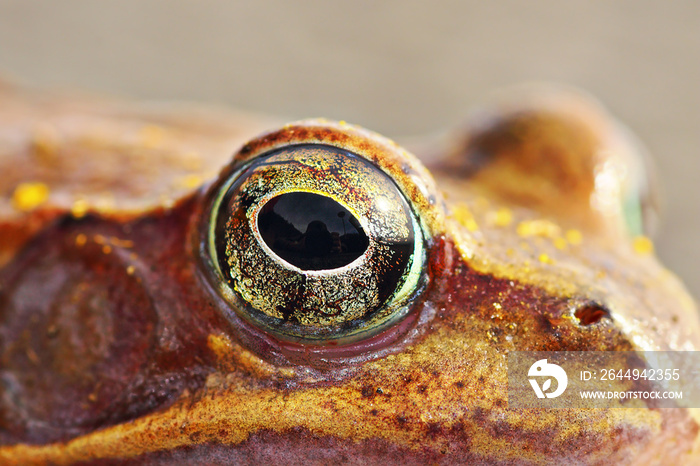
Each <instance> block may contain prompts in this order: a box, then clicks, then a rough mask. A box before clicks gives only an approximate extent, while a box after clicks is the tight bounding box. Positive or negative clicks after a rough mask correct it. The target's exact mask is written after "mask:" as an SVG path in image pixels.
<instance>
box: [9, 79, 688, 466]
mask: <svg viewBox="0 0 700 466" xmlns="http://www.w3.org/2000/svg"><path fill="white" fill-rule="evenodd" d="M475 115H477V116H476V117H475V118H474V119H473V120H472V121H470V122H468V123H467V124H465V125H464V126H463V127H461V128H459V129H457V130H454V131H453V132H452V133H451V134H450V135H449V136H448V137H446V138H445V140H444V141H442V140H441V141H431V143H430V144H421V145H420V146H416V147H420V149H419V150H417V152H418V154H417V155H419V156H422V157H424V160H425V162H421V161H420V160H419V159H418V158H417V157H416V156H414V155H412V154H411V153H409V152H407V151H406V150H405V149H403V148H402V147H400V146H399V145H397V144H396V143H394V142H393V141H391V140H389V139H386V138H384V137H383V136H380V135H377V134H375V133H372V132H370V131H368V130H365V129H362V128H359V127H356V126H353V125H350V124H347V123H345V122H330V121H326V120H305V121H301V122H297V123H290V124H287V125H281V124H279V122H277V121H275V120H273V119H270V118H265V117H261V116H255V115H244V114H238V113H234V112H232V111H229V110H222V109H213V108H199V107H187V106H186V107H174V106H169V105H152V104H142V103H133V102H123V101H112V100H108V99H104V98H101V97H94V96H81V95H54V94H41V93H31V92H28V91H25V90H22V89H17V88H15V87H12V86H9V85H0V170H1V171H2V173H3V177H2V178H1V179H0V463H2V464H46V463H50V464H81V463H82V464H86V463H89V464H122V463H125V464H130V463H134V462H146V463H149V464H172V463H175V464H178V463H186V464H229V463H236V464H238V463H241V464H259V463H261V462H266V461H270V462H273V461H274V462H276V463H281V464H309V463H311V464H315V463H329V462H339V461H342V462H344V463H349V464H366V463H375V462H380V461H381V462H382V463H385V464H394V463H400V464H426V463H445V464H451V463H456V462H463V463H471V464H545V463H566V464H571V463H575V464H669V463H671V462H675V463H676V464H693V461H695V462H697V461H698V458H700V456H699V455H700V441H699V440H698V438H699V436H700V434H699V432H700V426H699V422H700V415H699V414H698V413H697V411H695V410H692V409H682V408H675V409H657V408H654V407H653V406H646V405H642V406H640V407H636V408H615V409H573V408H571V409H551V410H547V409H509V407H508V393H507V389H508V380H507V364H506V362H507V354H508V353H509V352H510V351H516V350H517V351H630V350H674V351H695V350H698V349H700V321H699V318H698V312H697V308H696V305H695V304H694V302H693V301H692V299H691V298H690V297H689V295H688V294H687V292H686V291H685V289H684V288H683V285H682V284H681V283H680V282H679V281H678V280H677V279H676V278H675V276H674V275H673V274H672V273H671V272H669V271H668V270H666V269H665V268H663V266H661V265H660V264H659V263H658V261H657V259H656V258H655V256H654V253H653V243H652V242H651V241H650V240H649V239H648V237H647V235H648V234H649V228H650V225H652V224H653V222H654V217H655V215H654V204H653V199H652V196H651V194H652V191H653V185H652V184H650V183H649V181H648V178H649V175H648V174H647V172H645V168H644V165H645V164H644V158H643V151H642V150H641V149H640V148H639V145H638V143H637V142H636V141H635V140H634V138H632V137H631V136H629V134H628V132H627V131H626V130H625V129H624V128H623V127H622V126H621V125H620V124H619V123H617V122H616V121H615V120H614V119H613V118H612V117H610V116H609V115H608V114H607V112H606V111H605V110H604V109H602V108H601V107H600V106H599V104H597V103H596V102H595V101H594V100H593V99H591V98H589V97H587V96H584V95H582V94H580V93H579V92H575V91H569V90H562V89H552V88H541V89H528V90H525V91H522V90H521V91H520V92H518V93H516V94H511V95H510V96H508V97H507V98H504V99H503V100H499V101H497V102H494V103H492V104H490V105H489V106H487V107H485V108H484V109H482V110H481V111H480V112H477V113H475ZM261 133H262V135H261ZM298 144H321V145H325V146H330V147H334V148H341V149H343V150H345V151H349V152H350V153H353V154H356V155H357V156H359V157H361V158H362V159H364V160H365V161H368V162H370V164H371V165H372V166H374V167H376V168H377V169H378V170H381V172H383V173H384V174H386V175H388V176H389V177H390V178H391V179H392V180H393V182H394V183H395V184H396V186H397V187H398V189H399V191H400V192H401V193H402V195H403V196H405V198H406V199H407V202H408V205H410V208H411V209H412V212H413V213H414V214H415V217H416V218H417V222H418V224H419V227H420V230H421V232H422V239H421V240H422V241H423V247H424V249H423V250H422V251H423V252H422V254H423V255H422V257H423V260H424V262H423V263H422V267H421V275H420V279H419V280H417V285H416V287H415V289H414V290H413V291H412V293H411V294H410V296H409V297H408V298H406V299H405V300H404V301H402V303H403V304H402V306H403V307H402V308H401V309H403V310H404V311H403V312H404V313H403V314H402V315H401V318H397V319H396V321H391V323H390V324H388V325H387V326H385V327H382V328H381V329H379V330H376V331H374V332H373V333H372V332H368V333H367V334H366V336H362V335H361V337H358V338H355V337H353V339H349V338H348V339H346V340H343V339H338V340H333V339H332V338H329V339H327V340H320V341H315V342H313V343H309V342H308V341H297V340H294V339H293V338H292V339H290V338H286V337H284V336H280V335H279V334H276V333H275V332H274V331H270V330H269V329H266V328H262V327H260V326H258V325H257V324H256V323H255V322H253V321H251V320H250V319H249V318H247V317H246V312H247V311H246V310H245V309H244V307H245V306H243V305H241V303H240V302H239V301H236V299H239V298H236V297H235V296H233V297H231V296H230V293H229V292H227V291H226V290H227V289H226V288H225V287H224V286H222V284H221V283H220V282H221V280H220V277H219V275H217V273H216V272H215V271H213V267H212V261H211V257H210V253H209V252H208V251H209V250H208V246H207V244H208V242H209V241H210V239H209V238H210V237H209V236H208V235H209V232H210V228H209V222H210V220H211V219H212V218H213V209H214V207H213V205H214V204H215V200H216V198H217V196H218V195H219V193H220V189H222V188H223V187H225V186H226V182H227V181H226V180H228V179H230V177H231V176H233V175H235V174H236V173H239V169H240V167H244V166H247V165H246V164H247V163H250V162H251V161H254V160H256V157H259V156H261V155H264V154H267V153H269V152H270V151H274V150H279V149H281V148H285V147H290V146H294V145H298ZM424 163H425V165H424ZM319 176H321V175H319ZM348 176H350V177H351V179H350V180H349V181H347V186H348V187H346V188H344V189H357V190H358V192H359V193H360V195H361V197H363V199H365V200H367V199H369V201H371V200H372V199H373V198H374V196H377V195H378V194H379V193H377V192H376V191H372V190H369V189H364V190H363V179H361V177H357V179H355V178H352V176H353V175H352V174H350V175H348ZM292 181H294V180H292ZM290 182H291V181H290ZM369 201H368V202H369ZM351 207H352V206H351ZM273 282H274V280H273ZM273 285H274V283H272V282H271V285H270V286H273ZM227 293H229V294H227ZM234 294H235V293H234Z"/></svg>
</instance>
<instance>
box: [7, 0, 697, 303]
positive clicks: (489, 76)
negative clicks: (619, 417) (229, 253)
mask: <svg viewBox="0 0 700 466" xmlns="http://www.w3.org/2000/svg"><path fill="white" fill-rule="evenodd" d="M0 76H4V77H6V78H10V79H14V80H17V81H19V82H21V83H25V84H29V85H32V86H40V87H52V88H55V87H59V88H82V89H89V90H96V91H101V92H108V93H113V94H114V93H116V94H122V95H129V96H134V97H138V98H148V99H177V100H198V101H208V102H216V103H223V104H225V105H232V106H237V107H241V108H243V109H248V110H256V111H261V112H265V113H271V114H274V115H281V116H284V117H288V118H292V119H296V118H302V117H308V116H326V117H329V118H335V119H344V120H348V121H351V122H354V123H358V124H361V125H363V126H366V127H369V128H371V129H374V130H376V131H379V132H381V133H384V134H386V135H388V136H393V137H397V136H402V135H412V134H421V133H430V132H434V131H436V130H440V129H444V128H446V127H450V126H453V125H455V124H456V123H457V122H459V121H461V120H462V119H463V117H464V116H465V115H466V114H467V112H468V109H469V107H470V106H471V105H473V104H475V103H478V102H479V101H482V100H483V99H484V96H486V95H487V94H488V93H490V92H492V91H495V90H497V89H499V88H501V87H503V86H508V85H512V84H517V83H520V82H523V81H533V80H538V81H539V80H548V81H559V82H564V83H570V84H574V85H576V86H580V87H582V88H584V89H587V90H589V91H590V92H592V93H593V94H595V95H596V96H598V97H599V98H600V99H601V100H602V101H603V102H604V103H605V104H606V105H607V106H608V107H609V108H610V109H611V110H612V111H613V112H614V113H615V114H616V115H617V116H619V117H620V119H622V120H623V121H624V122H626V123H627V124H628V125H629V126H630V127H631V128H632V129H633V130H634V131H635V132H636V133H637V134H638V135H639V136H640V137H641V139H642V140H643V141H644V142H645V143H646V144H647V145H648V147H649V148H650V149H651V151H652V152H653V153H654V155H655V156H656V162H657V166H658V174H659V178H660V180H661V182H662V186H663V188H664V205H665V211H664V216H663V224H662V227H661V231H660V232H659V235H658V236H657V249H658V253H659V255H660V256H661V258H662V260H663V262H664V263H665V264H666V265H667V266H669V267H670V268H671V269H672V270H674V271H675V272H676V273H678V274H679V275H680V276H681V277H682V279H683V280H684V281H685V283H686V284H687V285H688V286H689V288H690V289H691V292H692V293H693V294H694V295H695V296H696V297H697V296H700V273H699V272H700V248H699V247H698V245H697V239H698V238H699V234H700V219H699V217H698V214H699V213H700V212H699V209H698V204H699V202H698V198H699V197H700V196H699V193H700V188H698V179H699V177H698V172H700V154H699V153H698V152H699V151H700V2H696V1H691V0H688V1H669V2H661V1H653V2H652V1H639V0H636V1H598V2H591V1H589V0H586V1H566V2H562V1H560V0H546V1H531V0H522V1H514V0H507V1H506V0H499V1H497V2H484V1H479V2H477V1H444V2H437V1H436V2H425V1H423V2H421V1H413V0H402V1H399V0H391V1H383V2H380V1H376V0H375V1H368V0H362V1H353V2H347V1H345V2H335V1H320V0H312V1H304V2H289V1H288V2H285V1H271V0H258V1H255V2H224V1H213V0H198V1H194V0H122V1H100V2H95V1H89V0H64V1H60V2H56V1H53V0H43V1H31V2H30V1H24V0H0Z"/></svg>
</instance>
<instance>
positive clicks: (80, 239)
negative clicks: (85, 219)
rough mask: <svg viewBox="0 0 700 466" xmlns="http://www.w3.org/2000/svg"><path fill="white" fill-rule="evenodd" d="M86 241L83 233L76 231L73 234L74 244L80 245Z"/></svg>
mask: <svg viewBox="0 0 700 466" xmlns="http://www.w3.org/2000/svg"><path fill="white" fill-rule="evenodd" d="M85 243H87V236H85V235H84V234H83V233H78V234H77V235H75V245H76V246H78V247H82V246H84V245H85Z"/></svg>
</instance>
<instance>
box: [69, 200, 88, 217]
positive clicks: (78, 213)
mask: <svg viewBox="0 0 700 466" xmlns="http://www.w3.org/2000/svg"><path fill="white" fill-rule="evenodd" d="M88 207H89V206H88V202H87V201H86V200H85V199H78V200H76V201H75V202H73V206H72V207H71V209H70V212H71V214H72V215H73V217H75V218H81V217H84V216H85V214H86V213H87V211H88Z"/></svg>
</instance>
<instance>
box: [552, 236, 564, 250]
mask: <svg viewBox="0 0 700 466" xmlns="http://www.w3.org/2000/svg"><path fill="white" fill-rule="evenodd" d="M554 247H555V248H557V249H566V240H565V239H564V238H562V237H561V236H557V237H556V238H554Z"/></svg>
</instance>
